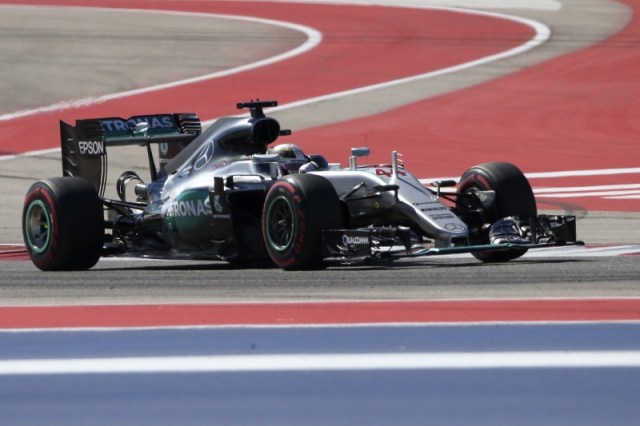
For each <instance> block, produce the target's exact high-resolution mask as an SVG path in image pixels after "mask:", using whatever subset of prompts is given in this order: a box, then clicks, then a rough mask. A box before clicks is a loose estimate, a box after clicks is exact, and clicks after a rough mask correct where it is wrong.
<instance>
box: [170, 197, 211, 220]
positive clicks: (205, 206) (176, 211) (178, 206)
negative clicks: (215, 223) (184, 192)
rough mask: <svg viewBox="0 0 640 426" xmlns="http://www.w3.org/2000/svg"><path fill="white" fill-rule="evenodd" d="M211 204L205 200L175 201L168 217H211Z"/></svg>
mask: <svg viewBox="0 0 640 426" xmlns="http://www.w3.org/2000/svg"><path fill="white" fill-rule="evenodd" d="M211 213H212V212H211V202H210V201H209V199H208V198H205V199H204V200H178V201H173V202H172V203H171V205H170V206H169V210H167V214H166V216H167V217H196V216H205V215H211Z"/></svg>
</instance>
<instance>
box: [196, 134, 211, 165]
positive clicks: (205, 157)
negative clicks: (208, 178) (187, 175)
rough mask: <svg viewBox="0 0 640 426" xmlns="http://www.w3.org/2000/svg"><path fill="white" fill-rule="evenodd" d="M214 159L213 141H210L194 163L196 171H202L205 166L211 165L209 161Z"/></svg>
mask: <svg viewBox="0 0 640 426" xmlns="http://www.w3.org/2000/svg"><path fill="white" fill-rule="evenodd" d="M212 158H213V141H209V143H207V145H205V147H204V148H202V149H201V150H200V153H199V154H198V157H197V158H196V161H195V162H194V163H193V168H194V169H195V170H200V169H202V168H203V167H204V166H206V165H207V163H209V161H210V160H211V159H212Z"/></svg>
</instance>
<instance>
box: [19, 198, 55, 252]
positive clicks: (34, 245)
mask: <svg viewBox="0 0 640 426" xmlns="http://www.w3.org/2000/svg"><path fill="white" fill-rule="evenodd" d="M24 225H25V234H26V237H27V244H29V247H30V248H31V250H33V251H34V252H35V253H37V254H42V253H44V252H45V251H46V250H47V248H48V247H49V241H50V240H51V217H50V215H49V211H48V210H47V208H46V206H45V205H44V203H43V202H42V201H40V200H34V201H33V202H31V204H29V207H28V208H27V214H26V215H25V223H24Z"/></svg>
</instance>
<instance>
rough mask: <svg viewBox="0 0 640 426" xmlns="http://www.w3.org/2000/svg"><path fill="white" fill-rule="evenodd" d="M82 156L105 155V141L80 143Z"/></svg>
mask: <svg viewBox="0 0 640 426" xmlns="http://www.w3.org/2000/svg"><path fill="white" fill-rule="evenodd" d="M78 149H79V151H80V155H95V156H100V155H104V142H103V141H78Z"/></svg>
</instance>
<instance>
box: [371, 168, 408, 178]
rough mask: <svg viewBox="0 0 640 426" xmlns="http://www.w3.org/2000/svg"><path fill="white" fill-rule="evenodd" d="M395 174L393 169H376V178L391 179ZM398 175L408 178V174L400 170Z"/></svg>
mask: <svg viewBox="0 0 640 426" xmlns="http://www.w3.org/2000/svg"><path fill="white" fill-rule="evenodd" d="M392 174H393V170H392V169H382V168H379V167H378V168H376V176H386V177H391V175H392ZM398 175H400V176H406V175H407V172H403V171H402V170H398Z"/></svg>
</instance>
